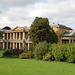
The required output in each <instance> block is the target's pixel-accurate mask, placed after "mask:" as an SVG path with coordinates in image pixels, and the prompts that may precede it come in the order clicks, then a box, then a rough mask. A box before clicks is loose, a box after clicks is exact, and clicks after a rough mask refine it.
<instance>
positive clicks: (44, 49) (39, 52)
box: [34, 41, 48, 60]
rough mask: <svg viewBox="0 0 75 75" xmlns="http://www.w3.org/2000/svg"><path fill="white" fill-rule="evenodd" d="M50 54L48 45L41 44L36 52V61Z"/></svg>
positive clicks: (37, 46) (45, 43)
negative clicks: (47, 53)
mask: <svg viewBox="0 0 75 75" xmlns="http://www.w3.org/2000/svg"><path fill="white" fill-rule="evenodd" d="M46 52H48V43H47V42H46V41H45V42H39V43H38V44H37V45H36V47H35V50H34V57H35V59H38V60H39V59H42V58H43V56H44V55H45V54H46Z"/></svg>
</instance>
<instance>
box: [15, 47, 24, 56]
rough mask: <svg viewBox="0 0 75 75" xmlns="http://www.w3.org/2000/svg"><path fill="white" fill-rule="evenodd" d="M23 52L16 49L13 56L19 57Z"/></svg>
mask: <svg viewBox="0 0 75 75" xmlns="http://www.w3.org/2000/svg"><path fill="white" fill-rule="evenodd" d="M23 52H24V51H23V50H20V49H18V48H17V49H16V52H15V55H19V54H21V53H23Z"/></svg>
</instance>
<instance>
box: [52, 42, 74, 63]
mask: <svg viewBox="0 0 75 75" xmlns="http://www.w3.org/2000/svg"><path fill="white" fill-rule="evenodd" d="M52 53H53V55H54V57H55V60H56V61H67V62H71V63H75V43H72V44H64V45H59V44H56V45H54V46H53V48H52Z"/></svg>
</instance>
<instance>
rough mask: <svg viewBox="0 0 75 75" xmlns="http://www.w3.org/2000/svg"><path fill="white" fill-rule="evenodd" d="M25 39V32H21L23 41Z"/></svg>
mask: <svg viewBox="0 0 75 75" xmlns="http://www.w3.org/2000/svg"><path fill="white" fill-rule="evenodd" d="M24 39H25V32H23V40H24Z"/></svg>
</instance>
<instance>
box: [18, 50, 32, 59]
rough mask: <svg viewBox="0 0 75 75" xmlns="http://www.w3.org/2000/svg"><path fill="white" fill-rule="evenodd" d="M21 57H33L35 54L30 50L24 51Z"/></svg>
mask: <svg viewBox="0 0 75 75" xmlns="http://www.w3.org/2000/svg"><path fill="white" fill-rule="evenodd" d="M19 58H21V59H31V58H33V54H32V52H31V51H28V52H27V53H24V52H23V53H21V54H20V55H19Z"/></svg>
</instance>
